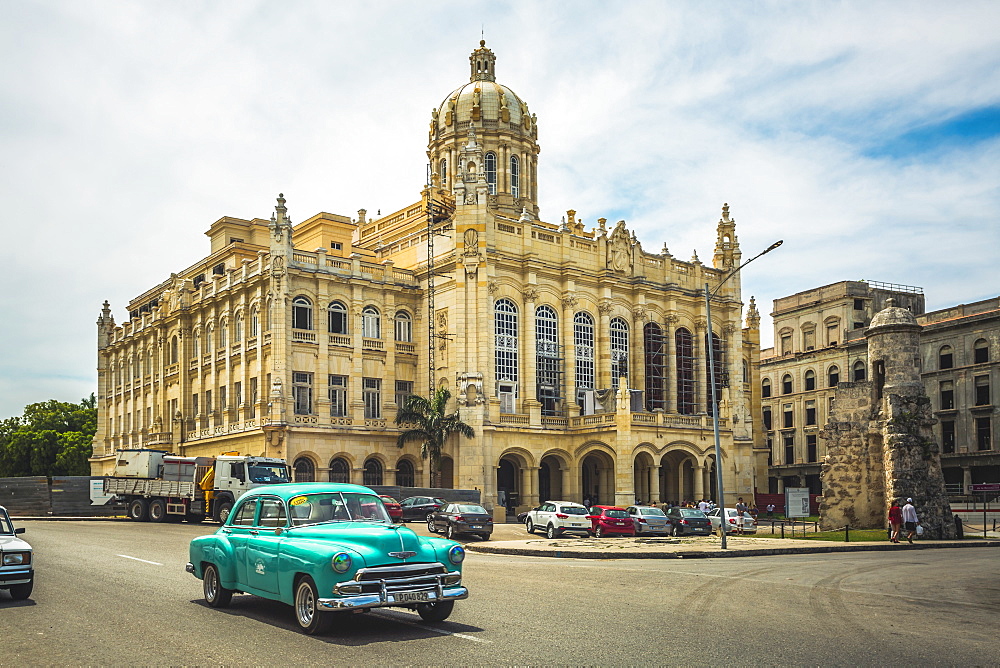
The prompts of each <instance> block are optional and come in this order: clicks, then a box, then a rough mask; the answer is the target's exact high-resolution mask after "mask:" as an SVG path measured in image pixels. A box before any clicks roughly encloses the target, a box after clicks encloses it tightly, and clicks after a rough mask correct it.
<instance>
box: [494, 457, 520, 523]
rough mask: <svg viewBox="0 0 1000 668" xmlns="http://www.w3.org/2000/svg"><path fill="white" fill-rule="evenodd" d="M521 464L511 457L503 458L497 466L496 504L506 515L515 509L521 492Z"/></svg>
mask: <svg viewBox="0 0 1000 668" xmlns="http://www.w3.org/2000/svg"><path fill="white" fill-rule="evenodd" d="M520 483H521V464H520V462H518V461H517V460H515V459H514V458H513V457H503V458H502V459H501V460H500V464H499V465H498V466H497V502H498V503H499V504H500V505H502V506H504V507H505V508H506V509H507V514H508V515H511V514H513V513H512V511H513V509H514V508H516V507H517V504H518V503H519V499H520V492H521V484H520Z"/></svg>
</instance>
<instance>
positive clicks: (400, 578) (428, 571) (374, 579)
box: [354, 563, 448, 594]
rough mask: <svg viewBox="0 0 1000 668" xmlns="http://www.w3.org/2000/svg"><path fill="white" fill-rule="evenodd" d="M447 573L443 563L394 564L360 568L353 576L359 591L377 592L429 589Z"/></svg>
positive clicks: (434, 586)
mask: <svg viewBox="0 0 1000 668" xmlns="http://www.w3.org/2000/svg"><path fill="white" fill-rule="evenodd" d="M446 573H448V569H447V568H445V566H444V564H440V563H431V564H428V563H422V564H396V565H392V566H375V567H373V568H362V569H361V570H359V571H358V572H357V574H356V575H355V576H354V580H355V581H357V582H360V583H361V593H363V594H377V593H379V592H380V591H383V587H384V589H385V591H386V592H388V593H392V592H394V591H431V590H435V589H437V588H438V587H440V585H441V578H442V577H443V576H444V575H445V574H446Z"/></svg>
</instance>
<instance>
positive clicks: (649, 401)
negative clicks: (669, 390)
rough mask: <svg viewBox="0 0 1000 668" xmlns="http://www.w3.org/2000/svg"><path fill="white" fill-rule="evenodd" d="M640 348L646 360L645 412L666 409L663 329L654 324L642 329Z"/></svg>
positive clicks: (665, 362) (665, 348) (665, 350)
mask: <svg viewBox="0 0 1000 668" xmlns="http://www.w3.org/2000/svg"><path fill="white" fill-rule="evenodd" d="M642 347H643V350H644V353H645V358H646V360H645V361H646V391H645V393H644V396H645V404H646V410H647V411H653V410H656V409H657V408H659V409H663V408H666V398H667V397H666V392H665V390H666V380H667V344H666V342H665V341H664V340H663V329H662V328H661V327H660V326H659V325H658V324H656V323H655V322H649V323H646V325H645V327H643V328H642Z"/></svg>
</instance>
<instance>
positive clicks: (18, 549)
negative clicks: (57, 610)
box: [0, 506, 35, 601]
mask: <svg viewBox="0 0 1000 668" xmlns="http://www.w3.org/2000/svg"><path fill="white" fill-rule="evenodd" d="M22 533H24V529H15V528H14V525H13V524H11V521H10V517H9V516H8V515H7V509H6V508H4V507H3V506H0V589H6V590H8V591H9V592H10V595H11V597H12V598H13V599H14V600H17V601H23V600H24V599H26V598H28V597H29V596H31V588H32V587H33V586H34V584H35V569H34V566H33V565H32V563H31V557H32V553H31V546H30V545H28V544H27V543H26V542H25V541H23V540H21V539H20V538H18V534H22Z"/></svg>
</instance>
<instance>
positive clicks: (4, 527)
mask: <svg viewBox="0 0 1000 668" xmlns="http://www.w3.org/2000/svg"><path fill="white" fill-rule="evenodd" d="M0 533H14V527H13V526H11V523H10V518H8V517H7V513H4V512H0Z"/></svg>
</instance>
